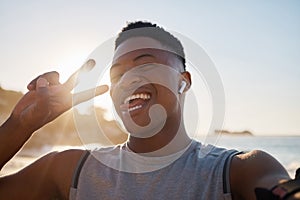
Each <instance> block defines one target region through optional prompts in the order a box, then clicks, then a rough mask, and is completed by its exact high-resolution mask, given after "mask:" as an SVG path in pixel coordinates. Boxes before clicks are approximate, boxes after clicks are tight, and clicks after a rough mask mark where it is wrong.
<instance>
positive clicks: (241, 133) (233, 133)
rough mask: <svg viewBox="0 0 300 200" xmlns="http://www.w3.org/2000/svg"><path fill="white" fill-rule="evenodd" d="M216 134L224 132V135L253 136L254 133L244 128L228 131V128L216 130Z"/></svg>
mask: <svg viewBox="0 0 300 200" xmlns="http://www.w3.org/2000/svg"><path fill="white" fill-rule="evenodd" d="M215 134H224V135H245V136H252V135H253V133H252V132H250V131H248V130H244V131H228V130H215Z"/></svg>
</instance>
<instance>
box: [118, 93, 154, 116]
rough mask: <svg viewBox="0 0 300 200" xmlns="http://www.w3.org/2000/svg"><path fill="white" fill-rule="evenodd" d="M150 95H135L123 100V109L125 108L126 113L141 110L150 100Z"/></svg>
mask: <svg viewBox="0 0 300 200" xmlns="http://www.w3.org/2000/svg"><path fill="white" fill-rule="evenodd" d="M150 98H151V95H150V94H149V93H144V92H142V93H137V94H132V95H130V96H128V97H127V98H125V100H124V102H123V103H124V104H123V105H122V107H123V109H124V108H126V110H127V111H128V112H132V111H135V110H139V109H141V108H142V107H143V106H144V105H146V103H147V102H148V101H149V100H150Z"/></svg>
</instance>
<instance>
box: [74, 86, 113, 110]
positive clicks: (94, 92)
mask: <svg viewBox="0 0 300 200" xmlns="http://www.w3.org/2000/svg"><path fill="white" fill-rule="evenodd" d="M108 89H109V87H108V85H100V86H98V87H96V88H93V89H89V90H86V91H83V92H79V93H77V94H74V95H73V106H75V105H77V104H80V103H82V102H85V101H88V100H90V99H92V98H94V97H96V96H99V95H101V94H103V93H105V92H107V91H108Z"/></svg>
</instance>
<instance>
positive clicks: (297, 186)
mask: <svg viewBox="0 0 300 200" xmlns="http://www.w3.org/2000/svg"><path fill="white" fill-rule="evenodd" d="M299 191H300V168H298V169H297V171H296V176H295V179H292V180H289V181H287V182H285V183H281V184H278V185H276V186H274V187H273V188H272V189H271V190H268V189H265V188H255V195H256V199H257V200H280V199H283V200H285V199H287V198H288V197H290V196H291V195H293V194H295V193H297V192H299Z"/></svg>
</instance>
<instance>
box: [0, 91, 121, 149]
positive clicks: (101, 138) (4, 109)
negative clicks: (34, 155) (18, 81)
mask: <svg viewBox="0 0 300 200" xmlns="http://www.w3.org/2000/svg"><path fill="white" fill-rule="evenodd" d="M22 95H23V94H22V93H21V92H16V91H11V90H5V89H3V88H1V87H0V123H1V124H2V123H3V122H4V121H5V120H6V119H7V118H8V116H9V115H10V113H11V111H12V109H13V107H14V106H15V104H16V103H17V101H18V100H19V99H20V98H21V97H22ZM95 113H96V115H97V122H98V123H99V124H100V125H101V127H102V129H103V131H102V132H99V128H98V129H97V127H95V124H97V123H95V122H93V121H91V120H89V116H88V115H80V114H79V113H78V112H77V110H76V109H73V110H70V111H68V112H66V113H64V114H63V115H61V116H59V117H58V118H57V119H55V120H54V121H53V122H51V123H49V124H47V125H46V126H44V127H42V128H41V129H39V130H38V131H36V133H35V134H34V135H33V136H32V137H31V138H30V140H29V141H28V142H27V143H26V144H25V146H24V148H25V149H26V148H37V147H42V146H43V145H82V139H81V138H80V137H79V136H78V130H77V129H76V126H75V123H74V115H76V116H77V117H79V118H80V121H81V122H82V121H84V127H83V128H82V127H81V128H80V133H81V135H82V136H84V138H83V141H84V143H99V144H102V145H109V144H111V142H112V143H113V144H119V143H123V142H125V141H126V140H127V134H125V133H124V132H123V131H122V130H121V129H120V128H119V127H118V126H117V124H116V122H115V121H108V120H106V119H105V118H104V113H105V110H104V109H102V108H95Z"/></svg>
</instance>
